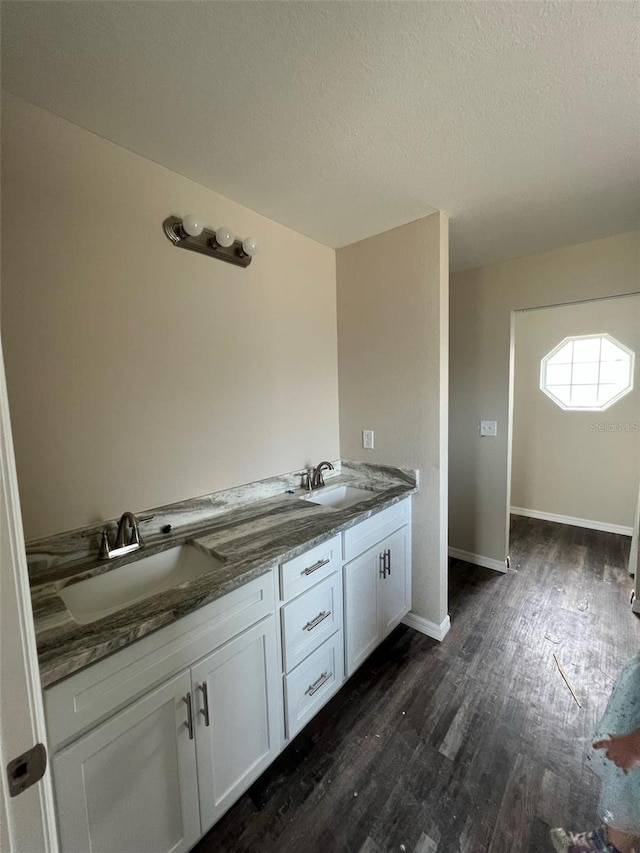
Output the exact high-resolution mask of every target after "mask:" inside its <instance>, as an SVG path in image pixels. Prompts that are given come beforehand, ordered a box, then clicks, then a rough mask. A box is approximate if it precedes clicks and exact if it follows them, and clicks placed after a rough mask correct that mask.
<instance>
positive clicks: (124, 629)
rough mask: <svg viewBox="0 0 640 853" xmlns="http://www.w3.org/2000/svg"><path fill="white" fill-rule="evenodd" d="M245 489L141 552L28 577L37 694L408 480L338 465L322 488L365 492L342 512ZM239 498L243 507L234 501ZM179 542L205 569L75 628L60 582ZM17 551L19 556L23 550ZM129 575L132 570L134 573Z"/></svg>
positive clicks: (393, 496) (410, 489) (352, 520)
mask: <svg viewBox="0 0 640 853" xmlns="http://www.w3.org/2000/svg"><path fill="white" fill-rule="evenodd" d="M298 482H299V480H298ZM255 485H258V484H251V485H250V486H248V487H241V488H240V489H238V490H234V491H233V501H231V502H228V503H227V508H225V509H224V510H223V511H221V510H218V512H217V514H216V515H214V516H213V517H211V516H209V517H206V516H207V513H206V512H204V511H202V512H200V514H198V513H194V512H193V510H191V512H190V514H189V517H188V522H190V523H186V524H183V525H181V526H180V527H177V528H176V529H175V530H172V532H171V533H169V534H160V533H158V534H155V535H153V534H152V535H150V536H146V535H145V546H144V548H143V549H142V550H140V551H136V552H134V553H133V554H130V555H127V556H125V557H122V558H116V559H114V560H110V561H108V562H106V561H98V560H97V559H96V557H95V555H94V556H92V557H84V558H83V559H80V560H71V561H66V562H65V561H56V560H50V561H49V562H47V563H45V564H44V565H43V564H42V562H41V564H40V565H37V566H36V569H35V570H32V569H30V574H31V598H32V604H33V613H34V622H35V629H36V642H37V647H38V660H39V665H40V677H41V682H42V686H43V687H47V686H50V685H52V684H55V683H56V682H57V681H60V680H61V679H62V678H65V677H66V676H68V675H71V674H72V673H74V672H76V671H78V670H79V669H82V668H84V667H85V666H88V665H89V664H91V663H94V662H95V661H97V660H100V659H101V658H103V657H106V656H107V655H109V654H112V653H113V652H115V651H117V650H118V649H121V648H123V647H125V646H127V645H129V644H130V643H132V642H134V641H135V640H138V639H140V638H141V637H144V636H146V635H147V634H150V633H152V632H153V631H156V630H158V629H159V628H162V627H164V626H165V625H169V624H170V623H172V622H174V621H175V620H176V619H180V618H181V617H182V616H185V615H186V614H188V613H191V612H193V611H194V610H197V609H198V608H200V607H203V606H204V605H206V604H209V602H211V601H213V600H215V599H216V598H219V597H220V596H222V595H225V593H228V592H231V591H232V590H233V589H236V588H237V587H238V586H241V585H242V584H244V583H247V582H248V581H250V580H253V579H254V578H256V577H259V576H260V575H263V574H265V573H266V572H268V571H270V570H271V569H272V567H273V566H274V565H276V564H277V563H279V562H282V561H284V560H288V559H291V558H292V557H295V556H297V555H298V554H301V553H303V552H304V551H306V550H307V549H308V548H311V547H313V546H314V545H317V544H319V543H320V542H322V541H324V540H326V539H328V538H330V537H331V536H334V535H335V534H336V533H339V532H340V531H342V530H346V529H348V528H349V527H352V526H353V525H355V524H358V523H359V522H361V521H363V520H364V519H365V518H367V517H369V516H371V515H374V514H375V513H377V512H379V511H380V510H382V509H384V508H386V507H388V506H391V505H392V504H394V503H397V502H398V501H400V500H402V499H403V498H405V497H407V496H408V495H410V494H413V493H414V492H416V491H417V476H416V473H415V472H413V471H407V470H405V469H398V468H389V467H382V466H373V465H364V464H358V463H342V466H341V473H339V474H337V476H333V477H331V479H330V480H329V479H328V480H327V485H326V486H325V489H331V488H332V487H334V486H336V485H349V486H355V487H357V488H361V489H366V490H367V491H370V492H371V497H370V498H368V499H365V500H363V501H361V502H359V503H357V504H354V505H352V506H350V507H346V508H345V509H331V508H329V507H325V506H320V505H317V504H313V503H310V502H309V501H305V500H300V498H301V497H308V496H309V493H308V492H304V491H302V490H301V489H295V490H287V491H286V492H281V493H280V494H276V495H273V496H269V497H263V498H261V499H255V495H256V494H260V490H258V491H257V492H256V489H255V488H253V487H254V486H255ZM289 485H290V483H289ZM263 492H264V489H263ZM220 494H222V493H220ZM229 494H231V493H229ZM243 495H244V496H245V498H246V499H247V500H246V502H244V503H243V501H242V497H243ZM211 497H214V496H209V498H211ZM184 503H185V504H186V503H187V502H184ZM217 503H218V504H220V503H221V501H220V500H219V499H218V501H217ZM175 506H176V507H178V506H182V505H175ZM162 509H163V510H164V515H165V518H166V517H168V516H170V510H171V509H172V508H167V507H163V508H162ZM183 517H184V513H183ZM79 535H81V536H85V535H86V534H84V533H82V534H79ZM61 538H62V535H61ZM36 544H37V545H41V544H42V543H36ZM183 544H189V545H192V546H195V547H196V548H198V549H200V550H201V551H204V552H205V553H208V554H210V555H211V556H213V557H214V558H215V562H213V561H212V564H213V568H212V570H211V571H210V572H207V573H206V574H204V575H200V576H199V577H195V578H193V579H191V580H189V581H185V582H184V583H182V584H181V585H180V586H178V587H174V588H173V589H170V590H166V591H164V592H159V593H156V594H155V595H152V596H149V597H148V598H145V599H143V600H142V601H139V602H137V603H135V604H132V605H130V606H129V607H126V608H123V609H122V610H119V611H117V612H116V613H112V614H111V615H108V616H105V617H103V618H101V619H98V620H97V621H95V622H91V623H89V624H85V625H81V624H78V623H77V622H75V621H74V619H73V617H72V616H71V614H70V613H69V611H68V610H67V609H66V607H65V605H64V603H63V601H62V599H61V598H60V597H59V595H58V594H57V593H58V590H59V589H61V588H62V587H64V586H66V585H68V584H70V583H75V582H77V581H79V580H84V579H86V578H89V577H93V576H95V575H98V574H102V573H103V572H105V571H110V570H112V569H115V568H118V567H120V566H123V565H126V564H128V563H134V562H135V561H136V560H137V559H140V558H142V557H146V556H148V555H150V554H153V553H157V552H159V551H163V550H166V549H168V548H174V547H176V546H178V545H183ZM32 550H35V551H38V549H37V548H36V549H32ZM27 551H28V555H29V546H28V548H27ZM131 570H132V571H135V566H134V565H132V566H131Z"/></svg>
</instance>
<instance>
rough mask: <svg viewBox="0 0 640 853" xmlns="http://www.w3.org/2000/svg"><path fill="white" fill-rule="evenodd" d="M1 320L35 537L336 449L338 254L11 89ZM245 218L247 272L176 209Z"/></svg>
mask: <svg viewBox="0 0 640 853" xmlns="http://www.w3.org/2000/svg"><path fill="white" fill-rule="evenodd" d="M2 130H3V139H2V178H3V186H2V226H3V230H2V239H3V247H2V263H3V267H2V300H3V301H2V321H3V329H2V334H3V348H4V354H5V361H6V371H7V380H8V386H9V398H10V406H11V417H12V424H13V433H14V440H15V451H16V459H17V467H18V476H19V483H20V492H21V500H22V508H23V515H24V526H25V534H26V537H27V538H33V537H38V536H41V535H45V534H49V533H53V532H56V531H60V530H64V529H70V528H75V527H79V526H83V525H87V524H89V523H92V522H96V521H99V520H101V519H104V518H109V517H114V516H118V515H120V513H122V512H123V511H124V510H125V509H131V510H133V511H137V510H138V511H139V510H142V509H145V508H148V507H152V506H155V505H159V504H163V503H166V502H172V501H176V500H180V499H183V498H189V497H195V496H197V495H201V494H206V493H209V492H213V491H216V490H218V489H223V488H227V487H230V486H233V485H237V484H240V483H243V482H248V481H251V480H257V479H260V478H263V477H268V476H272V475H275V474H279V473H283V472H286V471H291V470H295V469H297V468H299V467H301V466H303V465H306V464H310V463H314V462H318V461H319V460H320V459H326V458H329V459H332V458H336V457H338V455H339V435H338V382H337V354H336V348H337V344H336V294H335V253H334V251H333V250H332V249H329V248H327V247H325V246H321V245H319V244H318V243H315V242H314V241H312V240H310V239H307V238H306V237H303V236H301V235H299V234H296V233H294V232H293V231H290V230H289V229H287V228H284V227H282V226H281V225H278V224H277V223H275V222H272V221H270V220H268V219H266V218H264V217H261V216H259V215H257V214H256V213H254V212H252V211H250V210H248V209H246V208H244V207H241V206H240V205H238V204H235V203H233V202H231V201H229V200H228V199H225V198H222V197H221V196H219V195H217V194H216V193H214V192H211V191H210V190H208V189H205V188H204V187H202V186H199V185H198V184H195V183H193V182H192V181H189V180H187V179H185V178H184V177H181V176H180V175H177V174H174V173H172V172H170V171H168V170H166V169H164V168H162V167H160V166H158V165H156V164H155V163H152V162H150V161H148V160H145V159H143V158H141V157H138V156H137V155H135V154H132V153H130V152H128V151H126V150H124V149H123V148H120V147H118V146H116V145H113V144H111V143H109V142H107V141H105V140H103V139H101V138H99V137H97V136H95V135H93V134H91V133H88V132H86V131H84V130H82V129H80V128H78V127H76V126H74V125H72V124H70V123H68V122H66V121H64V120H62V119H60V118H58V117H56V116H53V115H51V114H50V113H47V112H45V111H43V110H41V109H39V108H37V107H34V106H32V105H30V104H27V103H25V102H24V101H21V100H19V99H16V98H14V97H12V96H9V95H5V96H4V97H3V115H2ZM189 212H197V213H199V214H200V215H201V216H202V217H203V219H204V221H205V223H206V224H207V226H209V227H216V226H218V225H221V224H225V225H228V226H229V227H231V228H232V229H233V230H234V231H235V233H237V234H239V235H243V236H244V235H246V234H252V235H254V236H255V237H256V239H257V240H258V241H259V243H260V247H261V248H260V254H259V255H258V256H257V257H256V258H255V259H254V261H253V263H252V264H251V266H250V267H249V268H248V269H246V270H243V269H240V268H237V267H233V266H231V265H229V264H224V263H222V262H220V261H217V260H214V259H211V258H207V257H204V256H200V255H198V254H195V253H192V252H185V251H179V250H177V249H176V248H174V247H173V246H172V245H171V244H170V242H169V241H168V240H167V238H166V237H165V235H164V233H163V230H162V221H163V220H164V218H165V217H166V216H168V215H169V214H176V215H181V214H185V213H189Z"/></svg>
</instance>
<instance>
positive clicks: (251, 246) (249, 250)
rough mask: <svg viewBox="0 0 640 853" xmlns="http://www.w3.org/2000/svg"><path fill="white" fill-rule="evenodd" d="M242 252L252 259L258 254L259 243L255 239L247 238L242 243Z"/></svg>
mask: <svg viewBox="0 0 640 853" xmlns="http://www.w3.org/2000/svg"><path fill="white" fill-rule="evenodd" d="M242 251H243V252H244V253H245V255H249V257H250V258H252V257H253V256H254V255H257V254H258V242H257V240H255V239H254V238H253V237H245V238H244V240H243V241H242Z"/></svg>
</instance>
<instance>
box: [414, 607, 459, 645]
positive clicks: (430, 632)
mask: <svg viewBox="0 0 640 853" xmlns="http://www.w3.org/2000/svg"><path fill="white" fill-rule="evenodd" d="M402 624H403V625H408V626H409V627H410V628H415V629H416V631H420V633H421V634H426V635H427V637H433V639H434V640H439V641H440V642H442V640H444V638H445V637H446V636H447V634H448V633H449V629H450V628H451V620H450V619H449V616H448V615H447V616H445V617H444V619H443V620H442V622H441V623H440V624H439V625H438V624H436V623H435V622H430V621H429V620H428V619H423V618H422V616H418V615H416V614H415V613H413V612H410V613H407V615H406V616H405V617H404V619H403V620H402Z"/></svg>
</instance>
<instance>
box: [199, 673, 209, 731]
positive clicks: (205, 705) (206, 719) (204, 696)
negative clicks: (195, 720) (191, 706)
mask: <svg viewBox="0 0 640 853" xmlns="http://www.w3.org/2000/svg"><path fill="white" fill-rule="evenodd" d="M200 690H202V701H203V707H202V708H201V709H200V713H201V714H203V715H204V724H205V726H208V725H209V690H208V688H207V682H206V681H203V682H202V684H201V685H200Z"/></svg>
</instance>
